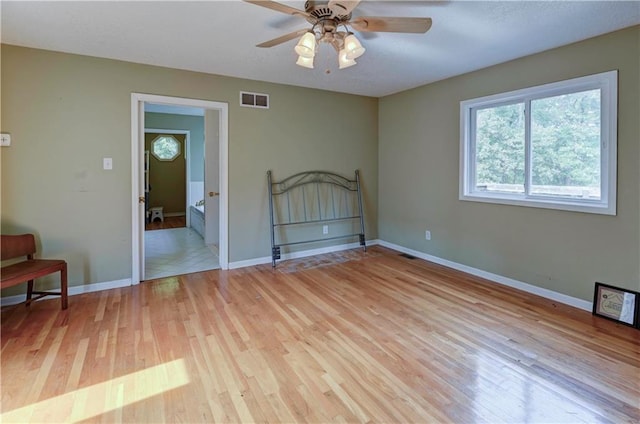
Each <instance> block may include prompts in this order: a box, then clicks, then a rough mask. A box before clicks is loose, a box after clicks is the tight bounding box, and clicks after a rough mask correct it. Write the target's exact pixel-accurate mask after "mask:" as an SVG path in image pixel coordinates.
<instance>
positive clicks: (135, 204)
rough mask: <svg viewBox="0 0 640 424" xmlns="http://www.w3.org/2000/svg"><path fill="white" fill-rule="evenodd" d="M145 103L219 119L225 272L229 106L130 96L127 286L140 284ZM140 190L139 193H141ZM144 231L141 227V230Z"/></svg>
mask: <svg viewBox="0 0 640 424" xmlns="http://www.w3.org/2000/svg"><path fill="white" fill-rule="evenodd" d="M145 102H149V103H157V104H165V105H173V106H190V107H198V108H202V109H213V110H216V111H218V119H219V154H220V156H219V158H220V224H219V225H220V245H219V249H220V251H219V255H218V257H219V260H220V268H221V269H228V268H229V163H228V161H229V104H228V103H224V102H215V101H209V100H200V99H188V98H183V97H170V96H162V95H155V94H143V93H131V193H132V196H131V240H132V241H131V248H132V260H131V282H132V284H139V283H140V281H141V276H142V274H141V268H142V269H144V267H141V263H142V261H144V252H143V251H142V249H141V247H142V246H143V245H144V244H143V243H141V242H140V238H141V237H142V235H143V234H142V231H141V223H142V222H143V219H144V207H142V208H141V205H140V203H139V201H138V198H139V197H140V195H141V193H142V195H143V196H144V182H143V181H142V180H141V176H140V167H141V161H142V158H143V157H144V135H143V134H144V110H143V105H144V103H145ZM141 189H142V190H141ZM142 229H144V227H142Z"/></svg>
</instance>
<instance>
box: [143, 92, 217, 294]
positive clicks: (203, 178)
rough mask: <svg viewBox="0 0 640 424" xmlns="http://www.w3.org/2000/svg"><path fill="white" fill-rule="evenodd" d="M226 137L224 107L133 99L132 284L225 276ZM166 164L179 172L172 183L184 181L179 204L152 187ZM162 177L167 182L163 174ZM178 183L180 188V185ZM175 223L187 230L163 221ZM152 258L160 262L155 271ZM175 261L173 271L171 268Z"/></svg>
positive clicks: (163, 98) (190, 101)
mask: <svg viewBox="0 0 640 424" xmlns="http://www.w3.org/2000/svg"><path fill="white" fill-rule="evenodd" d="M189 122H191V124H192V125H191V124H189ZM227 129H228V105H227V104H226V103H219V102H209V101H203V100H196V99H184V98H175V97H166V96H156V95H148V94H137V93H133V94H132V177H133V187H132V191H133V194H134V196H133V202H132V222H133V225H132V239H133V261H132V262H133V266H132V277H133V278H132V281H133V282H134V283H135V284H137V283H138V282H140V281H143V280H148V279H152V278H161V277H164V276H168V275H177V274H184V273H187V272H197V271H203V270H206V269H215V268H218V267H219V268H222V269H227V268H228V256H227V252H228V249H227V246H228V240H227V234H228V230H227V228H228V215H227V210H228V205H227V199H228V192H227V187H228V182H227V175H228V171H227V170H228V166H227V151H228V147H227V146H228V139H227ZM154 140H155V141H156V142H157V144H158V145H159V146H155V147H156V149H157V150H158V151H157V152H155V153H157V154H156V155H154V154H153V153H154V151H153V147H154V146H153V144H152V143H153V141H154ZM171 143H173V145H172V144H171ZM165 144H166V145H167V146H168V147H167V146H165ZM165 148H166V149H165ZM163 149H164V150H163ZM165 150H166V151H165ZM178 151H180V152H182V154H178V153H177V152H178ZM156 156H157V157H156ZM179 161H182V162H179ZM163 162H167V163H169V165H173V166H174V168H177V169H178V170H177V171H175V172H177V174H176V173H175V172H174V175H178V174H181V178H182V179H181V181H182V184H183V187H182V190H176V189H175V187H173V189H172V191H173V192H178V191H180V193H178V194H177V196H173V197H174V198H175V197H177V198H178V200H176V199H173V200H172V199H171V196H169V197H166V196H165V197H163V196H160V195H159V194H160V192H161V191H162V183H161V182H160V180H158V179H154V167H155V168H156V171H158V170H160V168H159V167H160V166H161V164H162V163H163ZM177 165H181V166H177ZM167 169H169V168H167ZM158 174H162V176H163V177H167V175H166V174H167V172H165V171H161V172H159V173H158ZM156 176H157V175H156ZM177 179H178V178H177V177H175V176H174V177H173V180H177ZM165 180H167V178H165ZM169 180H172V179H171V178H169ZM173 183H174V186H175V183H176V181H173ZM169 185H170V186H171V184H169ZM154 186H155V187H154ZM170 190H171V189H170ZM154 191H155V193H154ZM152 193H153V194H156V196H154V195H153V194H152ZM169 194H176V193H169ZM158 199H164V200H161V201H160V200H158ZM156 203H158V204H156ZM160 203H162V204H160ZM165 204H166V205H171V206H167V207H165ZM176 216H177V217H182V219H183V221H182V222H184V226H176V228H166V227H170V226H171V225H170V224H168V225H164V222H165V221H164V220H165V219H166V220H167V221H169V220H170V218H172V217H176ZM150 224H152V225H150ZM145 227H146V228H145ZM149 227H151V228H159V229H158V230H156V229H151V228H149ZM194 242H195V244H194ZM199 248H203V249H206V250H203V249H199ZM216 255H217V257H216ZM163 256H164V257H163ZM150 258H151V261H152V262H153V261H154V260H155V261H156V263H153V264H151V265H152V266H151V267H149V259H150ZM172 260H173V261H174V262H175V265H176V266H175V267H173V268H172V266H171V263H170V262H171V261H172ZM159 265H161V266H159ZM172 269H173V271H172Z"/></svg>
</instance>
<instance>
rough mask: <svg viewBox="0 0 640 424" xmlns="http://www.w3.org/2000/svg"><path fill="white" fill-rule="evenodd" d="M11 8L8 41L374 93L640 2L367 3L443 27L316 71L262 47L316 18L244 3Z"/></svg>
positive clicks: (558, 34) (611, 17)
mask: <svg viewBox="0 0 640 424" xmlns="http://www.w3.org/2000/svg"><path fill="white" fill-rule="evenodd" d="M282 3H285V4H287V5H289V6H293V7H296V8H300V9H302V8H303V7H304V2H303V1H283V2H282ZM0 7H1V10H0V12H1V14H2V18H1V19H2V20H1V24H2V26H1V37H2V38H1V39H2V42H3V43H7V44H14V45H19V46H26V47H34V48H41V49H47V50H55V51H62V52H69V53H76V54H83V55H89V56H97V57H105V58H112V59H120V60H125V61H130V62H137V63H145V64H152V65H159V66H166V67H171V68H179V69H188V70H194V71H200V72H206V73H212V74H219V75H228V76H235V77H240V78H248V79H253V80H261V81H269V82H276V83H283V84H291V85H296V86H303V87H312V88H319V89H325V90H331V91H338V92H344V93H352V94H361V95H367V96H375V97H379V96H384V95H387V94H391V93H395V92H398V91H402V90H405V89H409V88H413V87H416V86H420V85H423V84H426V83H429V82H433V81H437V80H441V79H444V78H448V77H451V76H454V75H459V74H462V73H465V72H469V71H472V70H476V69H480V68H484V67H487V66H490V65H494V64H497V63H501V62H505V61H508V60H511V59H515V58H518V57H522V56H526V55H529V54H532V53H536V52H540V51H543V50H548V49H550V48H554V47H557V46H561V45H565V44H569V43H572V42H576V41H579V40H583V39H586V38H590V37H593V36H596V35H599V34H603V33H607V32H611V31H614V30H617V29H620V28H625V27H628V26H632V25H636V24H640V2H638V1H630V2H623V1H586V2H581V1H543V2H537V1H536V2H534V1H505V2H503V1H489V2H485V1H439V2H424V1H395V2H394V1H363V2H362V3H361V4H360V6H359V7H358V8H357V9H356V10H355V11H354V13H353V15H354V16H361V15H369V16H419V17H431V18H432V19H433V27H432V28H431V30H430V31H429V32H427V33H426V34H394V33H375V34H371V33H369V34H361V33H359V34H360V35H359V38H360V39H361V41H362V44H363V45H364V46H365V47H366V49H367V51H366V53H365V54H364V55H363V56H362V57H360V58H359V59H358V65H356V66H354V67H351V68H347V69H343V70H338V69H337V64H336V54H335V52H334V51H333V49H332V48H331V47H329V46H328V45H322V46H321V48H320V51H319V53H318V55H317V56H316V68H315V69H314V70H309V69H305V68H301V67H299V66H296V65H295V60H296V57H297V56H296V54H295V53H294V52H293V47H294V45H295V43H296V41H295V40H292V41H289V42H287V43H285V44H282V45H279V46H276V47H273V48H270V49H259V48H256V47H255V45H256V44H258V43H260V42H263V41H266V40H269V39H271V38H275V37H278V36H280V35H283V34H285V33H288V32H291V31H294V30H297V29H301V28H307V27H309V26H310V25H309V24H308V23H307V22H306V21H305V20H304V19H303V18H299V17H294V16H289V15H285V14H282V13H278V12H275V11H272V10H269V9H265V8H263V7H259V6H255V5H252V4H249V3H245V2H242V1H239V0H236V1H199V2H190V1H179V2H171V1H136V2H126V1H108V2H97V1H80V2H74V1H64V2H62V1H45V2H35V1H34V2H31V1H6V0H3V1H2V3H1V5H0ZM630 54H635V55H637V54H638V52H630ZM594 60H596V58H594Z"/></svg>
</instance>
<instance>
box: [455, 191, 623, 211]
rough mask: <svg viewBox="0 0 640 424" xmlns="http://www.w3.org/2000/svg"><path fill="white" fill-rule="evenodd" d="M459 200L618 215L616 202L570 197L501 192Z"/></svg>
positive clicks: (461, 197) (468, 196) (470, 195)
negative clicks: (518, 194)
mask: <svg viewBox="0 0 640 424" xmlns="http://www.w3.org/2000/svg"><path fill="white" fill-rule="evenodd" d="M459 200H463V201H469V202H481V203H494V204H501V205H511V206H525V207H530V208H543V209H555V210H563V211H570V212H582V213H594V214H599V215H616V207H615V202H613V205H612V206H610V205H607V204H604V203H600V202H595V201H594V202H588V201H585V202H573V201H571V200H570V199H562V200H561V199H542V198H524V197H522V198H516V197H513V196H503V195H500V194H485V193H483V194H482V195H476V194H461V195H460V196H459Z"/></svg>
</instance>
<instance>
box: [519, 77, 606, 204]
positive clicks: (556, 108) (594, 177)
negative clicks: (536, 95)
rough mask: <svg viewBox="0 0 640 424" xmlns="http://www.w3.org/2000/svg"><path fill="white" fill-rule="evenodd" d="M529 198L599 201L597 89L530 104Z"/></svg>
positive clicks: (598, 99) (598, 94)
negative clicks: (556, 197)
mask: <svg viewBox="0 0 640 424" xmlns="http://www.w3.org/2000/svg"><path fill="white" fill-rule="evenodd" d="M531 151H532V156H531V161H532V170H531V183H532V184H531V194H538V195H545V196H562V197H573V198H584V199H594V200H600V90H589V91H583V92H579V93H571V94H564V95H561V96H555V97H547V98H545V99H539V100H533V101H531Z"/></svg>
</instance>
